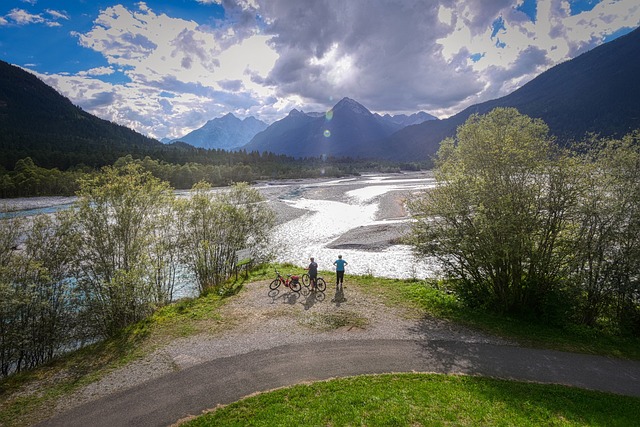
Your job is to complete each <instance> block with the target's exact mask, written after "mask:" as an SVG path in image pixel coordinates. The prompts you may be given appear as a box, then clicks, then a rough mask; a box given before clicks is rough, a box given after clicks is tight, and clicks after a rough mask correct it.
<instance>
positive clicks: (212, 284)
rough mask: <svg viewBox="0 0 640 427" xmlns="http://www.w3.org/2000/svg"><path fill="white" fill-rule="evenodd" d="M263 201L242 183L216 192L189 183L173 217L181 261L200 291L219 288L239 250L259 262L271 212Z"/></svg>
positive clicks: (206, 186)
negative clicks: (180, 243) (182, 246)
mask: <svg viewBox="0 0 640 427" xmlns="http://www.w3.org/2000/svg"><path fill="white" fill-rule="evenodd" d="M263 202H264V199H263V198H262V196H261V195H260V193H259V192H258V191H257V190H255V189H252V188H250V187H249V186H248V185H247V184H236V185H233V186H232V187H231V188H230V189H228V190H220V191H213V190H212V189H211V187H210V186H209V185H208V184H206V183H204V182H202V183H199V184H196V185H195V186H194V188H193V190H192V194H191V197H190V198H189V199H188V200H186V201H185V202H184V203H183V205H182V207H181V213H180V215H179V217H180V218H181V227H182V235H183V237H184V239H185V245H186V248H187V251H186V254H187V263H188V264H189V265H190V266H191V268H192V269H193V271H194V272H195V275H196V279H197V281H198V285H199V287H200V293H204V292H206V291H207V290H208V289H210V288H213V289H216V290H218V289H219V288H220V286H221V285H222V284H223V283H224V281H225V280H227V278H229V277H230V276H231V274H232V273H233V272H234V271H235V268H236V264H237V262H238V253H239V252H240V251H241V250H248V251H249V252H250V257H251V258H252V259H254V260H256V261H257V262H259V261H260V260H261V258H262V257H263V254H264V252H265V250H266V243H267V238H268V235H269V231H270V230H271V228H272V227H273V225H274V223H275V216H274V212H273V211H271V209H270V208H269V207H268V206H267V205H266V204H264V203H263Z"/></svg>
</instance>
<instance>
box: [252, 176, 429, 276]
mask: <svg viewBox="0 0 640 427" xmlns="http://www.w3.org/2000/svg"><path fill="white" fill-rule="evenodd" d="M434 185H435V181H434V180H433V178H432V177H431V175H429V174H407V175H373V176H363V177H359V178H355V179H347V180H333V181H326V182H302V183H299V182H297V183H291V184H285V185H282V184H280V195H279V196H278V200H279V201H280V202H282V203H285V204H286V205H288V206H289V207H292V208H295V209H296V210H302V212H303V213H302V215H299V216H297V217H296V218H293V219H290V220H288V221H286V222H283V223H281V224H280V225H279V226H278V227H276V230H275V232H274V242H275V244H276V248H277V249H276V251H275V256H276V260H277V261H278V262H290V263H292V264H294V265H296V266H299V267H305V266H307V265H308V264H309V258H310V257H314V258H315V260H316V262H317V263H318V266H319V268H320V269H321V270H333V269H334V267H333V261H335V260H336V259H337V257H338V255H339V254H341V255H342V257H343V259H345V260H346V261H347V262H348V263H349V264H348V266H347V274H350V273H351V274H373V275H376V276H383V277H391V278H412V277H418V278H424V277H432V276H434V274H435V272H436V268H435V265H434V264H433V263H429V262H425V261H422V260H418V259H415V258H414V256H413V254H412V251H411V248H410V247H409V246H407V245H401V244H388V243H387V244H384V242H383V244H381V245H376V244H372V243H371V241H372V240H373V241H374V242H375V241H377V240H379V239H380V233H381V231H380V230H403V229H404V230H406V229H407V228H408V221H409V218H408V217H407V216H406V214H405V213H404V212H401V210H402V209H401V206H400V205H398V204H397V203H395V202H394V199H398V198H405V199H406V198H409V197H411V194H412V193H414V192H416V191H423V190H425V189H428V188H432V187H433V186H434ZM259 189H261V188H260V187H259ZM267 198H270V199H271V200H272V202H275V199H274V197H273V195H267ZM276 209H277V207H276ZM403 226H404V227H403ZM345 237H351V238H346V239H345ZM340 239H343V240H346V241H347V242H348V244H347V245H338V246H342V247H339V248H336V247H335V246H336V242H338V243H339V242H340ZM382 240H384V239H382ZM332 246H333V247H332Z"/></svg>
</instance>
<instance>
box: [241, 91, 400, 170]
mask: <svg viewBox="0 0 640 427" xmlns="http://www.w3.org/2000/svg"><path fill="white" fill-rule="evenodd" d="M398 128H399V125H398V124H397V123H393V122H392V121H390V120H388V119H385V118H382V117H381V116H379V115H374V114H372V113H371V111H369V110H368V109H367V108H365V107H364V106H362V105H361V104H359V103H358V102H356V101H354V100H353V99H350V98H343V99H342V100H341V101H340V102H338V103H337V104H336V105H335V106H334V107H333V108H332V109H331V110H329V111H328V112H327V113H325V114H321V113H304V112H302V111H298V110H295V109H294V110H292V111H291V112H290V113H289V115H288V116H287V117H285V118H284V119H282V120H279V121H277V122H275V123H273V124H272V125H271V126H269V127H268V128H267V129H265V130H264V131H262V132H260V133H258V134H257V135H256V136H255V137H253V139H252V140H251V141H250V142H249V143H248V144H246V145H245V146H244V147H242V148H243V149H246V150H247V151H260V152H264V151H270V152H272V153H276V154H286V155H289V156H293V157H318V156H321V155H326V156H336V157H363V158H367V157H371V153H372V152H373V151H375V152H379V151H380V150H379V149H377V148H375V149H373V148H374V147H371V145H370V144H371V143H372V142H373V141H380V140H382V139H384V138H386V137H388V136H390V135H391V134H393V132H395V131H397V130H398Z"/></svg>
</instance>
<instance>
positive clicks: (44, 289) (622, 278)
mask: <svg viewBox="0 0 640 427" xmlns="http://www.w3.org/2000/svg"><path fill="white" fill-rule="evenodd" d="M639 138H640V134H639V133H638V132H634V133H632V134H629V135H627V136H625V137H624V138H622V139H621V140H599V139H597V138H595V137H593V138H591V139H590V140H588V141H586V142H588V144H584V145H583V146H578V147H577V148H578V149H577V150H574V151H563V150H559V149H557V148H555V147H554V145H553V144H552V139H551V138H550V137H549V135H548V129H547V128H546V125H544V123H542V122H540V121H539V120H532V119H530V118H528V117H526V116H522V115H520V114H519V113H517V111H515V110H513V109H497V110H494V111H493V112H491V113H489V114H488V115H486V116H473V117H471V118H470V119H469V120H468V121H467V122H466V123H465V124H464V125H463V126H461V127H460V128H459V129H458V133H457V136H456V138H455V139H450V140H446V141H444V142H443V144H442V148H441V150H440V152H439V154H438V164H437V166H438V167H437V170H436V178H437V179H438V181H439V183H440V184H441V185H438V186H437V188H436V189H435V190H432V191H430V192H427V193H424V194H423V195H421V196H420V197H418V198H415V199H414V201H413V202H412V203H410V208H411V211H412V215H413V216H414V219H415V221H414V227H413V233H412V236H411V241H412V244H413V245H414V246H415V248H416V252H417V253H418V254H421V255H423V256H429V257H436V258H438V259H439V260H440V262H441V264H442V265H443V267H444V269H445V273H446V276H445V277H443V278H442V280H438V281H429V282H421V281H417V282H409V281H387V280H383V279H376V278H361V279H359V280H361V281H362V284H361V285H360V286H363V287H364V288H365V289H377V291H380V292H382V293H384V294H385V295H386V298H387V300H388V301H390V302H391V303H393V304H411V305H414V306H415V307H417V309H418V310H420V311H421V312H423V313H425V314H429V315H434V316H438V317H444V318H448V319H450V320H454V321H458V322H462V323H465V324H468V325H471V326H475V327H478V328H481V329H484V330H487V331H490V332H493V333H496V334H499V335H504V336H507V337H511V338H515V339H518V340H519V341H520V342H522V343H525V344H532V345H536V346H544V347H551V348H558V349H563V350H570V351H586V352H592V353H598V354H610V355H615V356H619V357H629V358H634V359H640V355H639V354H638V352H639V350H638V349H639V348H640V345H639V344H640V342H639V340H638V336H639V335H640V315H639V300H638V299H639V296H640V290H639V287H638V286H639V285H638V277H640V275H639V274H638V271H637V270H638V268H640V267H639V266H640V262H638V261H640V259H638V257H639V256H640V245H639V244H638V243H639V242H638V239H640V237H639V236H640V233H638V231H640V230H638V227H639V226H640V209H639V206H640V191H639V190H640V179H638V178H640V177H639V176H638V173H639V172H640V148H639V147H638V146H639V144H638V142H639ZM259 202H260V197H259V194H257V193H256V192H254V191H253V190H252V189H250V188H249V187H248V186H247V185H236V186H234V187H232V188H231V190H230V191H227V192H224V191H223V192H215V193H212V192H210V191H209V189H208V187H207V185H206V184H198V185H197V186H196V187H195V188H194V194H193V196H192V197H191V198H190V199H188V200H175V199H174V196H173V192H172V191H171V187H170V186H169V185H168V184H167V183H166V182H162V181H161V180H159V179H157V178H155V177H153V176H152V175H151V174H150V173H149V172H147V171H145V170H143V168H142V167H141V166H140V164H138V162H127V163H126V164H124V165H122V166H121V167H107V168H106V169H104V171H103V173H102V174H100V175H95V176H94V175H92V176H90V177H87V178H85V179H84V180H82V183H81V190H80V192H79V200H78V203H77V209H76V210H70V211H66V212H61V213H59V214H57V215H55V216H52V217H38V218H36V219H35V220H34V221H33V222H32V223H30V224H24V223H22V222H21V221H20V220H17V219H13V220H4V221H3V222H2V225H1V227H0V230H1V232H0V239H1V242H0V243H1V244H2V245H1V246H0V262H1V264H0V265H1V270H0V279H1V280H0V292H2V295H1V298H0V310H2V322H0V323H1V325H0V328H1V329H0V333H1V334H3V336H2V338H3V340H2V345H3V347H2V349H0V353H1V354H0V357H2V363H3V365H2V366H3V375H5V376H6V375H8V374H9V373H10V372H16V371H19V370H24V369H26V368H31V367H35V366H37V365H39V364H41V363H43V362H46V361H50V360H52V359H54V358H55V356H56V355H58V354H59V353H60V352H61V351H63V350H65V349H68V348H70V347H73V346H74V345H77V343H79V342H82V341H95V340H98V339H102V338H106V340H105V341H101V342H100V343H98V344H94V345H93V346H91V347H88V348H85V349H82V350H80V353H79V354H86V353H85V352H98V354H99V355H101V356H98V357H97V360H99V361H100V360H102V361H104V360H109V361H110V362H109V363H112V364H113V363H123V361H126V360H127V359H128V358H131V357H135V355H136V354H138V353H136V351H140V350H136V348H138V347H139V346H138V344H137V342H139V340H142V341H144V340H146V339H149V336H151V335H153V334H154V333H159V332H158V331H165V332H164V333H167V332H166V331H167V329H165V328H166V321H162V320H160V319H163V318H166V316H167V314H168V313H171V314H170V315H169V318H170V319H171V321H169V323H170V324H180V325H182V326H180V327H177V329H178V330H180V331H181V332H179V333H182V334H184V333H186V334H189V333H193V332H195V331H197V327H195V326H193V322H192V321H193V319H200V320H201V319H202V318H203V317H206V318H210V316H215V310H213V311H212V309H211V307H212V306H216V305H218V304H222V303H223V302H224V300H223V296H224V295H225V294H226V293H227V292H230V291H232V289H233V286H231V285H230V283H231V282H229V281H227V279H228V277H229V276H230V273H231V272H232V271H233V267H234V263H236V262H237V257H236V256H235V255H236V254H237V252H238V251H239V250H240V249H242V248H245V247H250V248H252V249H253V250H254V254H253V255H252V256H254V257H255V259H256V260H260V259H266V257H267V254H268V251H265V250H264V249H265V246H264V243H265V242H266V236H268V231H269V229H270V226H271V225H272V224H273V218H272V216H271V215H272V214H271V213H270V212H269V211H268V210H266V209H264V205H262V204H260V203H259ZM169 225H170V226H169ZM221 225H222V228H220V226H221ZM253 225H256V227H254V226H253ZM216 233H218V234H216ZM220 233H221V234H220ZM21 234H22V235H24V236H26V237H25V241H24V249H23V250H19V251H15V250H12V249H11V248H14V247H15V246H16V245H17V244H18V243H19V242H18V240H17V239H18V237H19V236H20V235H21ZM212 242H215V244H212ZM219 242H223V243H224V244H223V245H222V246H221V247H218V243H219ZM177 265H185V266H187V268H188V269H189V271H191V272H192V274H193V275H194V277H195V278H196V279H197V280H198V284H199V286H200V290H201V293H202V295H203V297H202V298H200V299H197V300H190V301H181V302H178V303H177V304H170V305H167V304H168V302H169V301H171V300H172V291H173V286H174V285H175V277H176V276H175V275H176V268H177ZM270 272H271V271H269V273H270ZM69 278H72V280H71V279H69ZM383 290H384V291H383ZM377 291H376V292H377ZM205 312H206V313H207V314H205ZM198 313H199V314H198ZM212 321H213V320H212ZM176 322H177V323H176ZM196 323H197V321H196ZM214 323H215V321H214ZM161 325H164V326H161ZM172 330H173V332H168V333H170V334H173V333H176V332H175V329H172ZM151 331H155V332H154V333H152V332H151ZM160 334H162V332H160ZM79 357H80V356H78V355H73V354H72V355H69V356H66V357H65V358H63V359H61V361H60V362H58V363H75V364H77V366H80V367H81V368H80V370H81V371H82V373H81V374H80V375H79V378H80V380H79V379H78V378H76V379H75V381H71V382H70V383H65V384H66V385H64V386H62V387H60V386H58V388H57V389H56V390H55V391H51V394H49V392H45V395H48V397H44V398H43V400H45V401H46V399H50V398H51V395H52V394H56V393H64V389H66V388H73V387H77V386H78V382H82V381H89V380H90V378H91V371H92V370H93V368H94V366H91V365H90V364H89V365H87V362H82V361H81V359H79ZM69 360H74V362H69ZM116 360H118V361H116ZM65 361H66V362H65ZM52 366H55V365H52ZM38 372H47V369H44V370H43V371H38V370H35V371H29V372H25V373H24V374H22V375H13V376H10V377H9V378H7V379H6V380H4V381H3V383H2V388H3V392H4V390H11V389H14V388H15V387H17V385H16V384H18V383H19V382H20V381H21V379H22V380H24V379H25V378H31V379H33V378H34V376H35V378H37V377H38V375H41V374H38ZM45 375H46V374H45ZM22 403H23V404H24V402H22ZM40 404H42V402H36V403H35V404H34V405H35V407H37V406H38V405H40ZM18 406H20V405H18ZM3 407H5V405H3ZM29 407H31V408H33V407H34V406H29V405H27V406H26V408H29ZM6 408H7V409H4V408H3V410H2V411H3V414H4V415H2V417H3V418H4V419H7V417H8V418H11V415H10V414H11V413H12V411H24V410H25V409H17V406H16V404H15V402H14V403H13V404H9V405H8V406H6ZM26 410H27V411H28V409H26Z"/></svg>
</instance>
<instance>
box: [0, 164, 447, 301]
mask: <svg viewBox="0 0 640 427" xmlns="http://www.w3.org/2000/svg"><path fill="white" fill-rule="evenodd" d="M434 185H435V181H434V179H433V177H432V175H431V174H430V173H429V172H419V173H418V172H416V173H404V174H385V175H380V174H376V175H363V176H359V177H352V178H345V179H315V180H289V181H271V182H261V183H258V184H256V185H254V188H256V189H257V190H259V191H260V192H261V194H262V195H263V196H264V197H265V198H266V199H267V200H268V203H269V204H270V206H271V207H272V208H273V209H274V210H275V212H276V213H277V223H278V224H277V226H276V227H275V229H274V231H273V237H272V242H273V244H272V245H271V248H272V249H273V251H274V256H275V260H276V261H278V262H289V263H291V264H293V265H295V266H298V267H300V270H299V271H292V272H291V273H296V272H297V273H301V272H302V268H303V267H305V266H307V265H308V264H309V258H310V257H314V258H315V259H316V262H318V265H319V268H320V270H333V261H334V260H335V259H337V257H338V255H342V257H343V259H345V260H346V261H347V262H348V265H347V277H348V275H349V274H372V275H376V276H382V277H391V278H412V277H416V278H424V277H432V276H433V275H434V273H435V271H436V268H435V266H434V264H431V263H429V262H425V261H423V260H417V259H415V258H414V256H413V254H412V252H411V248H410V247H409V246H407V245H404V244H401V243H400V242H399V238H400V237H401V236H402V235H403V234H405V233H406V232H407V231H408V229H409V217H408V215H407V212H406V210H405V208H404V201H405V200H406V199H407V198H410V197H411V195H412V194H415V192H419V191H423V190H426V189H428V188H432V187H433V186H434ZM179 193H180V194H181V195H184V194H185V192H179ZM73 201H74V199H73V198H69V197H35V198H25V199H4V200H0V210H2V211H4V212H5V213H0V218H2V217H11V216H25V217H28V216H32V215H37V214H42V213H51V212H55V211H56V210H60V209H66V208H68V207H69V206H71V204H72V203H73ZM328 279H329V282H330V281H331V278H329V277H328ZM188 287H189V286H188V285H187V288H188ZM180 293H181V294H183V295H184V294H185V293H186V294H188V293H190V292H188V291H187V292H185V291H184V290H183V291H182V292H180Z"/></svg>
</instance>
